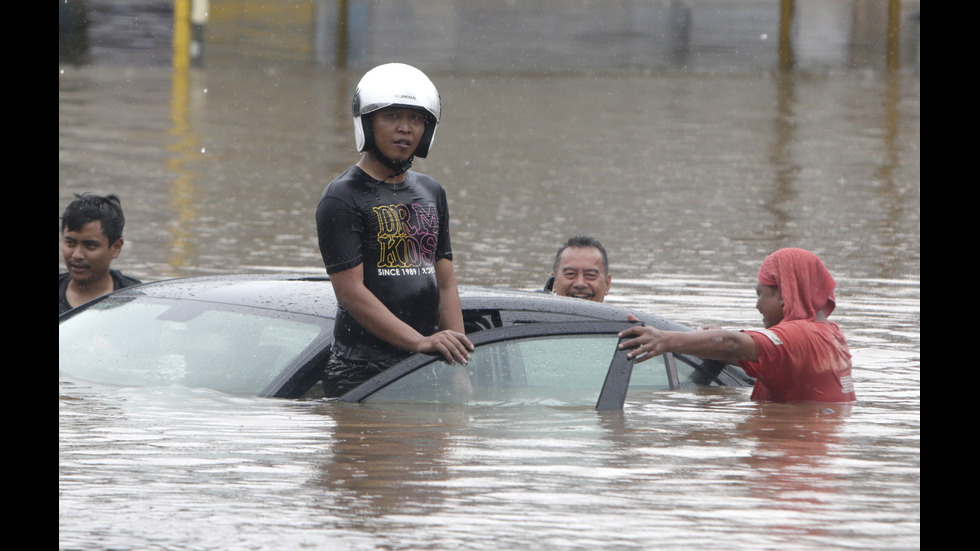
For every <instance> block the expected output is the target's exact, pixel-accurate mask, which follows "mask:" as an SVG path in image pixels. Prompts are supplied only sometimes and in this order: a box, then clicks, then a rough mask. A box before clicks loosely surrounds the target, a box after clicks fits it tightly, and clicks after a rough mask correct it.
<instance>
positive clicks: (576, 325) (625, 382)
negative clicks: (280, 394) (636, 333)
mask: <svg viewBox="0 0 980 551" xmlns="http://www.w3.org/2000/svg"><path fill="white" fill-rule="evenodd" d="M633 325H635V324H634V323H631V322H625V321H602V320H586V321H563V322H555V323H549V322H539V323H528V324H519V325H509V326H506V327H498V328H494V329H489V330H486V331H477V332H474V333H471V334H469V335H467V336H468V337H469V339H470V341H471V342H472V343H473V345H474V346H477V347H479V346H482V345H486V344H491V343H496V342H501V341H507V340H515V339H524V338H533V337H548V336H560V335H597V334H613V335H615V334H618V333H619V332H620V331H623V330H624V329H626V328H628V327H631V326H633ZM626 352H627V351H626V350H620V349H619V348H617V349H616V352H615V353H614V354H613V356H612V358H611V359H610V362H609V366H608V367H607V369H606V378H605V380H604V382H603V385H602V389H601V391H600V393H599V398H598V399H597V401H596V406H595V409H597V410H615V409H622V408H623V404H624V403H625V401H626V391H627V390H628V389H629V382H630V377H631V375H632V372H633V361H632V360H630V359H629V358H627V357H626ZM441 360H442V358H441V357H437V356H435V355H432V354H414V355H412V356H411V357H409V358H407V359H405V360H402V361H401V362H399V363H397V364H395V365H393V366H391V367H389V368H388V369H386V370H384V371H382V372H381V373H379V374H378V375H375V376H374V377H372V378H371V379H368V380H367V381H365V382H363V383H361V384H360V385H358V386H356V387H354V388H352V389H351V390H349V391H347V392H346V393H344V394H343V395H341V396H340V397H339V398H337V399H338V400H339V401H341V402H360V401H363V400H364V399H366V398H368V397H369V396H370V395H371V394H373V393H375V392H377V391H378V390H380V389H382V388H384V387H386V386H388V385H389V384H391V383H393V382H394V381H396V380H398V379H400V378H402V377H404V376H406V375H408V374H409V373H412V372H414V371H416V370H418V369H420V368H422V367H423V366H426V365H428V364H430V363H431V362H434V361H441ZM668 365H669V366H672V365H673V362H668ZM673 377H674V379H676V378H677V375H676V372H675V373H674V375H673Z"/></svg>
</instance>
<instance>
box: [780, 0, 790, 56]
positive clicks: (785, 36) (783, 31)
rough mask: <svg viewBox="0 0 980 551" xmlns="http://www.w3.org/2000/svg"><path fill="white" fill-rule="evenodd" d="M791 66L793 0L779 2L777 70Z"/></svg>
mask: <svg viewBox="0 0 980 551" xmlns="http://www.w3.org/2000/svg"><path fill="white" fill-rule="evenodd" d="M792 68H793V0H780V2H779V70H780V71H789V70H790V69H792Z"/></svg>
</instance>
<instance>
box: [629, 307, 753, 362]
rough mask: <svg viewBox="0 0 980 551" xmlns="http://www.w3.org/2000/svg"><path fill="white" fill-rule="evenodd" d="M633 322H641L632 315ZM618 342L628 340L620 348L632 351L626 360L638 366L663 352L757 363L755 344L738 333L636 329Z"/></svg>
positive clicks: (643, 327) (632, 328)
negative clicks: (630, 360)
mask: <svg viewBox="0 0 980 551" xmlns="http://www.w3.org/2000/svg"><path fill="white" fill-rule="evenodd" d="M629 320H630V321H639V320H638V319H636V317H635V316H633V315H632V314H630V315H629ZM619 338H621V339H629V340H626V341H623V342H622V343H620V345H619V347H620V348H621V349H624V350H629V353H627V357H629V358H632V359H634V361H636V362H637V363H639V362H643V361H646V360H648V359H650V358H653V357H654V356H659V355H661V354H663V353H664V352H672V353H676V354H690V355H691V356H698V357H700V358H708V359H712V360H720V361H723V362H725V363H735V362H737V361H739V360H744V361H752V362H754V361H757V360H758V359H759V358H758V355H757V353H756V349H755V341H754V340H752V337H750V336H749V335H747V334H745V333H742V332H739V331H726V330H724V329H707V330H703V331H661V330H659V329H654V328H653V327H648V326H639V325H638V326H634V327H630V328H629V329H626V330H625V331H622V332H620V333H619Z"/></svg>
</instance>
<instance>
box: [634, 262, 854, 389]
mask: <svg viewBox="0 0 980 551" xmlns="http://www.w3.org/2000/svg"><path fill="white" fill-rule="evenodd" d="M836 286H837V284H836V282H835V281H834V278H833V277H832V276H831V275H830V272H829V271H827V268H826V267H825V266H824V264H823V262H821V261H820V259H819V258H818V257H817V255H815V254H813V253H811V252H810V251H806V250H803V249H795V248H787V249H780V250H778V251H776V252H774V253H772V254H771V255H769V257H768V258H766V260H765V261H764V262H763V263H762V267H761V268H760V269H759V284H758V285H757V286H756V292H757V294H758V295H759V300H758V302H757V303H756V308H757V309H758V310H759V312H760V313H761V314H762V320H763V324H764V326H765V328H764V329H747V330H744V331H726V330H723V329H705V330H703V331H692V332H683V331H660V330H657V329H654V328H653V327H647V326H635V327H631V328H629V329H627V330H625V331H623V332H622V333H620V334H619V336H620V338H624V339H629V340H625V341H623V342H622V343H621V344H620V348H623V349H631V350H630V352H629V354H628V356H629V357H630V358H634V360H635V361H636V362H642V361H645V360H648V359H650V358H652V357H654V356H659V355H660V354H663V353H664V352H674V353H679V354H690V355H692V356H699V357H702V358H710V359H715V360H721V361H724V362H727V363H735V362H738V365H740V366H742V368H743V369H745V372H746V373H748V374H749V375H750V376H752V377H755V378H756V383H755V388H754V389H753V390H752V399H753V400H758V401H773V402H799V401H816V402H853V401H854V400H855V395H854V383H853V382H852V381H851V353H850V351H849V350H848V348H847V341H846V340H845V339H844V334H843V333H842V332H841V330H840V327H838V326H837V324H836V323H833V322H831V321H828V320H827V317H828V316H830V313H831V312H833V311H834V306H835V305H836V303H835V301H834V289H835V288H836ZM629 318H630V321H638V320H637V319H636V318H635V317H633V316H632V315H630V317H629Z"/></svg>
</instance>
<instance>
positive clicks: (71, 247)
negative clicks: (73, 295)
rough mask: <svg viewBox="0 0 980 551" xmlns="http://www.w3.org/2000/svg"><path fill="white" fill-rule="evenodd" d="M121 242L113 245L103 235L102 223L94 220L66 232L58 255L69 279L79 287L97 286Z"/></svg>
mask: <svg viewBox="0 0 980 551" xmlns="http://www.w3.org/2000/svg"><path fill="white" fill-rule="evenodd" d="M122 245H123V240H122V238H119V239H117V240H116V242H115V243H113V244H112V245H110V244H109V238H108V237H106V235H105V233H103V232H102V222H101V221H99V220H93V221H92V222H88V223H87V224H84V225H82V227H81V228H79V229H78V230H76V231H69V230H68V228H65V230H64V231H63V232H62V234H61V254H62V256H64V257H65V267H66V268H68V273H69V274H71V278H72V279H73V280H74V281H75V282H76V283H79V284H83V285H84V284H89V283H94V282H97V281H99V280H101V279H103V278H105V277H107V276H108V275H109V265H110V264H111V263H112V261H113V259H115V258H116V257H118V256H119V251H120V250H121V249H122Z"/></svg>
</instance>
